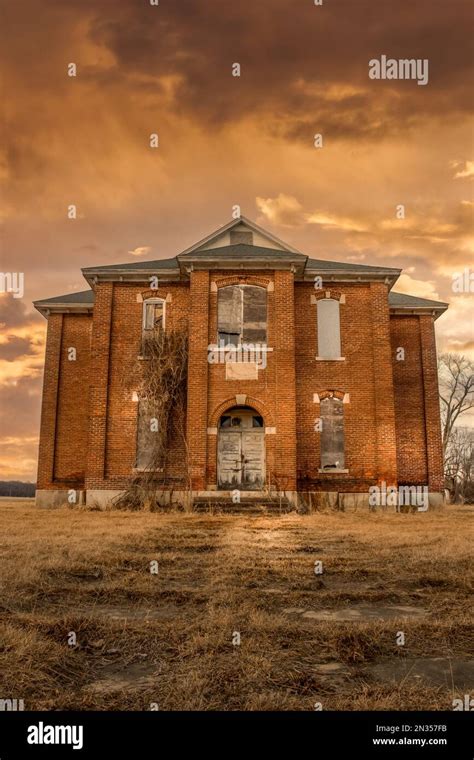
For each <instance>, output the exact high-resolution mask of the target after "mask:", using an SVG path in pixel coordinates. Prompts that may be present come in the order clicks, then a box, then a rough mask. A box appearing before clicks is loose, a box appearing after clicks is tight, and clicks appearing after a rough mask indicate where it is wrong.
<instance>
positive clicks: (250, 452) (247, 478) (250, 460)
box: [241, 430, 265, 490]
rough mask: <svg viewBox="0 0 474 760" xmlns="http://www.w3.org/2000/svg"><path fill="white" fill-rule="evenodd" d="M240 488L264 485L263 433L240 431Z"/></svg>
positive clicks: (260, 431)
mask: <svg viewBox="0 0 474 760" xmlns="http://www.w3.org/2000/svg"><path fill="white" fill-rule="evenodd" d="M241 435H242V454H243V461H242V487H243V488H244V490H245V489H249V490H250V489H252V488H257V489H259V488H261V487H262V486H263V483H264V473H265V456H264V454H265V452H264V442H265V438H264V431H263V430H258V431H251V430H249V431H247V430H242V433H241Z"/></svg>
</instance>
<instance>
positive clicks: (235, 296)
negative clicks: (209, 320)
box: [217, 285, 267, 346]
mask: <svg viewBox="0 0 474 760" xmlns="http://www.w3.org/2000/svg"><path fill="white" fill-rule="evenodd" d="M217 309H218V315H217V325H218V327H217V329H218V333H219V335H218V338H219V341H224V344H225V345H228V344H230V345H233V346H238V345H240V344H242V343H254V344H255V343H266V341H267V291H266V289H265V288H260V287H258V286H255V285H228V286H227V287H225V288H220V289H219V293H218V307H217Z"/></svg>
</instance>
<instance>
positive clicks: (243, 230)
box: [178, 216, 299, 258]
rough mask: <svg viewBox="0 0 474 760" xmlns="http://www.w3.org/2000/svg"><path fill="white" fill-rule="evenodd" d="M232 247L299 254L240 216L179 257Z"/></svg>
mask: <svg viewBox="0 0 474 760" xmlns="http://www.w3.org/2000/svg"><path fill="white" fill-rule="evenodd" d="M232 245H253V246H255V247H257V248H258V247H260V248H270V249H273V250H275V251H286V252H288V253H299V251H297V250H296V249H295V248H293V247H292V246H291V245H288V244H287V243H284V242H283V241H282V240H280V239H279V238H277V237H276V236H275V235H272V234H271V233H270V232H267V230H264V229H263V228H262V227H259V225H258V224H255V222H252V221H251V220H250V219H247V218H246V217H245V216H240V217H239V218H238V219H233V220H232V221H231V222H229V223H228V224H225V225H224V226H223V227H220V228H219V229H217V230H214V232H211V234H210V235H207V236H206V237H205V238H203V239H202V240H199V241H198V242H197V243H195V244H194V245H192V246H190V247H189V248H187V249H186V250H185V251H182V252H181V254H178V258H179V256H183V255H184V254H188V253H195V252H198V251H209V250H212V249H214V248H225V247H228V246H232Z"/></svg>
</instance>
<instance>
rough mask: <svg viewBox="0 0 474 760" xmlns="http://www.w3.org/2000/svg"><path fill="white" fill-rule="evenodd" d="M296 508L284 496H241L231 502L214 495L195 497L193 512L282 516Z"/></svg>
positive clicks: (223, 497)
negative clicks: (237, 500)
mask: <svg viewBox="0 0 474 760" xmlns="http://www.w3.org/2000/svg"><path fill="white" fill-rule="evenodd" d="M296 511H297V510H296V507H295V505H294V504H292V503H291V502H290V500H289V499H288V498H287V497H286V496H281V497H280V496H274V497H271V496H257V495H255V496H242V497H241V499H240V502H233V501H232V498H231V497H230V496H224V495H222V494H219V493H216V494H213V495H212V496H206V497H202V496H200V497H199V496H196V497H195V498H194V503H193V512H201V513H208V514H228V515H277V516H278V515H283V514H288V513H289V512H296Z"/></svg>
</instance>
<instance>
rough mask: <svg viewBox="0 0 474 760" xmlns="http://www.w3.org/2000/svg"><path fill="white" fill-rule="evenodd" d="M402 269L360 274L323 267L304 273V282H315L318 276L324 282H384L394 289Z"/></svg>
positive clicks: (350, 270) (358, 272)
mask: <svg viewBox="0 0 474 760" xmlns="http://www.w3.org/2000/svg"><path fill="white" fill-rule="evenodd" d="M401 272H402V270H401V269H393V270H387V269H379V270H375V271H373V272H360V271H356V270H354V269H338V270H337V271H335V270H334V269H329V268H328V269H324V268H323V267H314V268H312V269H308V268H306V269H305V271H304V277H303V279H304V280H314V278H315V277H316V276H319V277H322V278H323V282H373V281H378V280H383V281H384V282H385V283H386V284H387V285H389V286H390V287H389V290H391V289H392V287H393V286H394V284H395V283H396V281H397V280H398V278H399V277H400V274H401Z"/></svg>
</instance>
